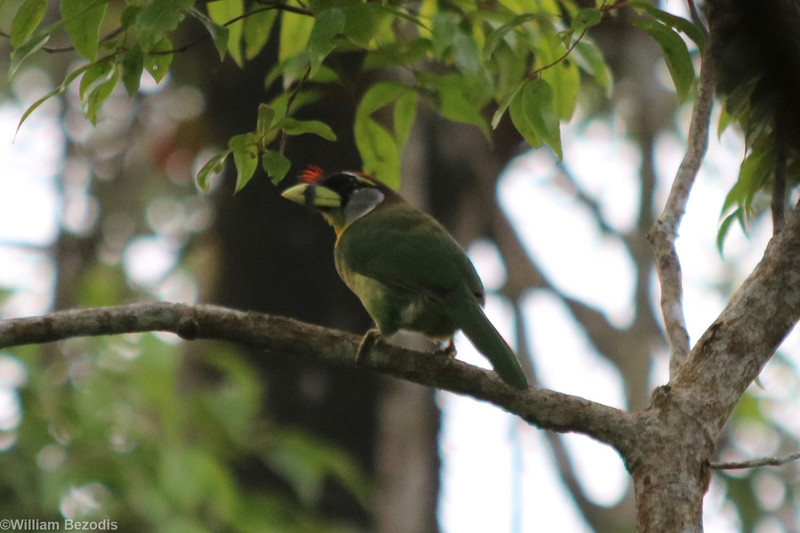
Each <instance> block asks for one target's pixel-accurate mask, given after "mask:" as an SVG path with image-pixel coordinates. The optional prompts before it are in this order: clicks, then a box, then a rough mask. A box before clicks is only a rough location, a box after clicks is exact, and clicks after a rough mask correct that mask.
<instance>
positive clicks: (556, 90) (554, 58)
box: [537, 36, 580, 120]
mask: <svg viewBox="0 0 800 533" xmlns="http://www.w3.org/2000/svg"><path fill="white" fill-rule="evenodd" d="M537 50H538V51H539V58H538V59H537V62H539V61H541V64H542V65H551V66H550V67H549V68H546V69H544V70H543V71H542V72H541V77H542V79H543V80H545V81H546V82H547V83H548V84H549V85H550V88H551V89H552V94H553V107H554V108H555V110H556V113H557V114H558V117H559V118H560V119H562V120H569V119H570V118H572V114H573V113H574V112H575V107H576V106H577V104H578V89H579V88H580V72H579V71H578V65H577V63H575V61H573V60H572V58H570V57H569V56H567V57H563V56H564V54H565V53H566V52H567V49H566V48H565V47H564V44H563V43H562V42H561V41H560V40H556V39H554V38H548V37H546V36H545V37H542V39H540V41H539V46H538V47H537ZM562 57H563V59H561V58H562Z"/></svg>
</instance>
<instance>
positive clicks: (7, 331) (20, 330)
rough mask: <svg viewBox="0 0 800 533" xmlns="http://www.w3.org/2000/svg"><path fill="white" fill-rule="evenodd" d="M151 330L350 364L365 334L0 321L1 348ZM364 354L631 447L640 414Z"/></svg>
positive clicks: (183, 318)
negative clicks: (636, 417)
mask: <svg viewBox="0 0 800 533" xmlns="http://www.w3.org/2000/svg"><path fill="white" fill-rule="evenodd" d="M145 331H170V332H173V333H175V334H177V335H179V336H180V337H182V338H184V339H187V340H194V339H216V340H224V341H229V342H235V343H238V344H242V345H245V346H249V347H252V348H259V349H264V350H268V351H272V352H282V353H289V354H297V355H304V356H309V357H316V358H318V359H321V360H324V361H326V362H329V363H333V364H336V365H345V366H352V365H353V364H354V361H355V353H356V351H357V349H358V345H359V342H360V340H361V338H360V336H358V335H354V334H352V333H347V332H344V331H339V330H333V329H328V328H324V327H321V326H315V325H312V324H307V323H304V322H300V321H297V320H293V319H290V318H284V317H279V316H273V315H267V314H263V313H255V312H245V311H238V310H234V309H229V308H225V307H219V306H214V305H195V306H191V305H184V304H174V303H163V302H158V303H137V304H127V305H120V306H115V307H101V308H93V309H74V310H69V311H58V312H55V313H52V314H49V315H45V316H40V317H30V318H15V319H10V320H4V321H0V348H7V347H10V346H19V345H24V344H38V343H45V342H53V341H58V340H64V339H68V338H70V337H80V336H95V335H115V334H122V333H133V332H145ZM364 359H365V361H364V366H366V367H368V368H371V369H373V370H376V371H378V372H381V373H384V374H389V375H392V376H395V377H397V378H400V379H406V380H408V381H412V382H415V383H419V384H421V385H427V386H431V387H437V388H441V389H445V390H449V391H452V392H456V393H461V394H466V395H468V396H472V397H474V398H476V399H478V400H484V401H487V402H490V403H493V404H495V405H497V406H498V407H500V408H502V409H504V410H506V411H508V412H510V413H513V414H516V415H518V416H520V417H521V418H523V419H524V420H526V421H527V422H529V423H530V424H533V425H535V426H538V427H540V428H542V429H549V430H553V431H575V432H578V433H584V434H586V435H588V436H590V437H593V438H595V439H597V440H599V441H601V442H604V443H607V444H610V445H611V446H613V447H614V448H616V449H617V450H618V451H620V453H622V454H623V455H625V453H626V452H627V451H628V450H629V449H630V448H631V446H633V442H632V441H633V439H634V438H635V435H636V431H634V416H633V415H631V414H629V413H626V412H624V411H621V410H619V409H615V408H612V407H608V406H605V405H602V404H598V403H595V402H591V401H589V400H585V399H583V398H578V397H576V396H570V395H567V394H561V393H558V392H554V391H550V390H545V389H533V388H531V389H528V390H526V391H518V390H516V389H513V388H511V387H509V386H508V385H506V384H505V383H503V382H502V381H501V380H500V379H499V378H498V377H497V376H496V375H495V374H494V373H493V372H491V371H488V370H483V369H481V368H477V367H474V366H471V365H468V364H466V363H463V362H461V361H457V360H454V359H451V358H445V357H435V356H432V355H431V354H430V353H424V352H415V351H411V350H406V349H403V348H399V347H396V346H391V345H389V344H386V343H383V342H379V343H378V344H377V345H376V346H375V348H374V349H373V350H372V351H371V352H370V353H369V354H367V355H366V357H364Z"/></svg>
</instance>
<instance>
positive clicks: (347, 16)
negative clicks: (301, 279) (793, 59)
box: [10, 0, 703, 191]
mask: <svg viewBox="0 0 800 533" xmlns="http://www.w3.org/2000/svg"><path fill="white" fill-rule="evenodd" d="M45 4H46V3H45V2H41V1H39V0H26V1H25V2H23V3H22V4H21V5H20V6H19V7H18V9H17V11H16V14H15V15H14V17H13V22H12V25H11V30H10V40H11V44H12V46H13V47H14V50H13V52H12V65H11V69H10V75H11V76H13V75H14V74H15V73H16V72H17V70H18V69H19V66H20V65H21V64H22V62H23V61H26V60H28V59H29V58H30V57H31V56H32V55H34V53H35V52H37V51H39V50H41V49H42V47H44V46H45V45H46V43H47V42H48V40H49V39H50V37H51V36H53V35H54V34H55V33H57V32H61V31H65V32H66V33H67V35H68V36H69V38H70V39H71V40H72V42H73V44H74V47H75V51H76V52H78V53H79V54H80V55H81V56H82V57H83V58H84V59H85V61H87V63H86V64H84V65H83V66H80V67H77V68H76V69H75V70H73V71H72V72H71V73H69V74H68V75H67V77H66V78H65V80H64V83H63V84H62V85H61V86H59V87H58V88H57V89H56V90H55V91H53V92H52V93H51V94H49V95H47V96H46V97H45V98H43V99H42V100H40V101H39V102H36V103H35V104H34V105H33V106H31V108H30V109H29V110H28V111H27V112H26V113H25V115H24V116H23V117H22V121H24V120H25V118H27V116H28V115H29V114H30V112H31V111H33V110H34V109H35V108H36V107H37V106H38V105H40V104H41V103H42V102H43V101H44V100H46V99H47V98H50V97H52V96H54V95H57V94H59V93H61V92H63V91H64V90H65V89H66V87H67V86H68V85H69V84H70V83H72V82H73V81H76V80H78V79H80V96H81V101H82V102H83V111H84V113H85V115H86V117H87V118H88V119H89V120H90V121H92V122H95V121H96V120H97V112H98V110H99V109H100V107H101V106H102V104H103V102H104V101H105V100H106V99H107V98H108V96H109V95H110V94H111V91H112V90H113V88H114V87H115V86H116V85H117V84H118V83H120V82H122V84H123V86H124V87H125V89H126V90H127V91H128V93H129V94H134V93H135V92H136V91H137V90H138V87H139V83H138V80H139V79H140V77H141V75H142V74H143V73H144V72H145V71H146V72H147V73H148V74H149V75H150V76H152V77H153V79H154V80H156V81H160V80H161V79H163V77H164V75H165V74H166V72H167V71H168V69H169V66H170V64H171V62H172V60H173V58H174V56H175V54H176V53H179V52H181V51H183V50H185V49H186V46H189V45H183V46H181V45H176V44H175V43H173V40H174V34H175V33H176V29H178V27H179V25H181V24H185V23H186V21H187V20H188V19H195V20H197V21H199V22H200V23H201V24H202V26H203V27H204V28H205V30H206V32H207V33H206V34H205V37H206V38H210V39H211V40H212V41H213V43H214V45H215V47H216V49H217V51H218V53H219V55H220V58H222V59H224V58H226V57H230V58H231V59H232V60H233V61H235V62H236V63H237V64H238V65H240V66H242V65H244V63H245V62H246V61H247V60H249V59H252V58H253V57H255V56H256V55H258V54H259V53H260V52H261V51H262V49H263V48H264V47H265V46H266V45H267V43H268V42H270V38H269V36H270V35H271V33H273V32H279V33H280V36H279V39H278V50H277V58H278V65H277V66H276V67H275V69H274V70H273V71H272V72H270V73H269V74H268V75H267V77H266V83H267V84H268V85H271V84H274V83H280V84H281V87H282V92H281V93H280V94H279V95H278V96H277V97H276V98H275V99H274V100H273V101H271V102H266V103H264V104H262V106H261V107H260V108H259V110H258V114H257V121H256V122H257V126H256V129H255V130H254V131H251V132H247V133H242V134H239V135H236V136H234V137H232V138H231V139H230V141H229V143H228V148H227V150H225V151H223V152H221V153H219V154H218V155H216V156H214V157H212V158H211V159H210V160H209V161H208V164H207V165H206V166H205V167H203V168H202V169H201V170H200V172H199V173H198V175H197V185H198V187H199V188H200V189H201V190H203V191H207V190H208V179H209V176H210V175H211V174H213V173H215V172H217V171H219V170H220V169H221V168H222V165H223V163H224V161H225V159H226V158H227V157H228V156H232V157H233V161H234V164H235V167H236V171H237V174H238V177H237V180H236V189H237V190H240V189H241V188H242V187H244V186H245V185H246V184H247V182H248V181H249V180H250V179H251V177H252V176H253V175H254V173H255V171H256V169H257V168H258V167H259V166H260V167H261V168H262V169H263V170H264V171H265V172H266V173H267V174H268V175H269V176H270V177H271V179H272V180H273V181H275V182H278V181H280V180H281V179H283V177H284V176H285V175H286V174H287V172H288V171H289V169H290V168H291V162H290V161H288V160H287V159H286V157H285V156H284V155H283V146H284V144H285V142H286V136H288V135H302V134H314V135H319V136H321V137H323V138H324V139H327V140H330V141H334V140H335V139H336V135H335V134H334V132H333V131H332V130H331V129H330V127H328V126H327V125H325V124H323V123H321V122H318V121H314V120H310V121H300V120H297V119H295V118H293V117H292V115H293V113H295V112H296V111H297V109H299V108H300V107H302V105H303V104H304V103H308V102H310V101H313V99H314V90H315V89H314V85H318V84H326V83H339V82H341V81H342V80H341V75H340V73H339V72H337V71H336V70H335V69H334V68H333V67H332V66H331V65H329V64H327V61H326V60H327V59H328V58H329V57H330V56H332V55H334V54H337V53H342V52H354V51H357V52H359V53H361V54H363V67H362V68H363V69H364V71H374V72H375V75H376V77H378V78H381V77H384V78H385V77H387V76H388V77H389V78H390V81H378V82H376V83H375V84H374V85H373V86H371V87H369V88H368V89H367V90H366V91H365V92H364V94H363V95H362V97H361V100H360V105H359V109H358V113H357V116H356V123H355V131H354V133H355V139H356V144H357V147H358V150H359V152H360V154H361V157H362V160H363V169H364V171H365V172H368V173H374V174H376V175H377V176H379V177H380V178H381V179H382V180H383V181H384V182H386V183H387V184H389V185H390V186H393V187H397V186H398V184H399V179H400V164H399V162H400V154H401V152H402V150H403V146H404V145H405V142H406V140H407V138H408V134H409V131H410V127H411V124H412V123H413V122H414V118H415V116H416V112H417V107H418V105H419V103H420V101H424V102H425V103H426V104H427V105H429V106H431V107H432V108H434V109H435V110H436V111H437V112H438V113H440V114H441V115H442V116H444V117H445V118H447V119H449V120H453V121H456V122H462V123H465V124H470V125H472V126H475V127H477V128H479V129H480V130H481V131H482V132H483V134H484V135H485V136H486V137H487V139H489V138H490V137H491V129H492V128H496V127H497V126H498V124H499V123H500V121H501V120H502V118H503V117H504V116H505V115H506V114H508V115H509V116H510V118H511V120H512V122H513V124H514V126H515V127H516V128H517V130H518V131H519V133H520V134H521V135H522V136H523V137H524V138H525V140H526V141H528V143H530V144H531V146H534V147H539V146H542V145H543V144H546V145H547V146H549V147H550V149H552V150H553V152H554V153H555V154H556V155H557V156H558V157H559V158H561V157H562V152H561V133H560V123H561V122H562V121H568V120H570V119H571V118H572V116H573V114H574V112H575V109H576V105H577V102H578V98H579V95H580V90H579V89H580V84H581V83H585V82H588V80H593V82H594V83H596V84H597V85H599V86H600V87H602V88H603V89H604V90H605V91H607V92H608V91H610V90H611V76H610V75H609V68H608V65H607V64H606V63H605V62H604V61H603V60H602V54H601V53H600V52H599V50H598V49H597V48H596V47H595V45H594V44H593V43H592V42H591V40H589V39H588V38H586V32H587V30H588V29H589V28H591V27H593V26H596V25H597V24H599V23H600V22H601V21H602V20H603V18H604V17H613V16H616V14H617V12H618V11H620V10H621V9H622V8H624V7H626V6H629V5H630V6H633V7H635V8H636V10H637V11H638V12H639V13H640V16H637V18H636V20H635V21H634V24H636V25H637V26H638V27H640V28H642V29H643V30H645V31H646V32H648V33H649V34H650V35H651V36H652V37H653V38H654V39H655V40H656V41H657V42H658V43H659V45H660V46H661V47H662V49H663V51H664V57H665V59H666V62H667V66H668V67H669V71H670V74H671V75H672V78H673V80H674V82H675V86H676V88H677V93H678V97H679V99H680V100H681V101H683V100H685V99H686V98H687V97H688V95H689V91H690V88H691V87H692V84H693V82H694V79H695V75H694V70H693V68H692V62H691V58H690V55H689V52H688V51H687V46H686V44H685V42H684V40H683V38H682V37H681V35H680V33H679V32H681V33H683V34H685V35H687V36H688V37H689V38H691V39H693V40H694V41H695V42H696V43H697V44H698V45H700V46H702V44H703V35H702V33H701V32H700V30H698V29H697V27H696V26H694V25H693V24H692V23H691V22H689V21H687V20H684V19H681V18H679V17H675V16H674V15H670V14H668V13H665V12H663V11H661V10H658V9H656V8H654V7H652V6H651V5H650V4H649V3H648V2H644V1H638V0H637V1H634V2H628V3H626V2H617V3H613V4H607V3H603V4H601V5H600V6H599V7H579V6H578V5H577V4H576V3H572V2H552V1H549V0H503V1H501V2H498V3H497V4H494V5H492V6H489V5H485V4H482V3H474V4H473V3H469V2H453V3H444V4H439V3H438V2H436V0H423V1H422V2H421V3H419V4H417V5H415V6H413V7H409V6H406V5H404V4H400V3H396V2H387V3H362V2H358V1H356V0H313V1H312V2H310V3H309V4H308V6H306V5H305V4H303V3H300V2H298V3H297V4H293V3H291V2H289V3H279V2H265V1H257V2H245V1H244V0H216V1H214V2H207V3H199V4H197V5H195V2H193V1H192V0H154V1H152V2H138V1H133V2H128V3H127V5H126V6H125V7H124V9H122V10H119V9H117V8H116V7H114V6H111V5H108V3H107V2H106V1H103V0H98V1H95V2H76V1H70V0H63V1H62V2H61V18H60V19H59V20H57V21H55V22H52V23H49V24H44V25H42V21H43V20H44V19H43V17H44V6H45ZM203 5H205V6H206V8H205V9H206V10H205V11H203ZM111 28H113V30H110V29H111ZM101 30H105V31H108V32H109V33H108V34H107V35H106V36H105V37H102V38H101V36H100V35H101ZM388 109H391V113H390V114H389V115H388V116H387V115H386V113H384V110H388ZM487 116H491V118H490V119H488V120H487ZM22 121H21V122H22ZM276 145H277V146H276Z"/></svg>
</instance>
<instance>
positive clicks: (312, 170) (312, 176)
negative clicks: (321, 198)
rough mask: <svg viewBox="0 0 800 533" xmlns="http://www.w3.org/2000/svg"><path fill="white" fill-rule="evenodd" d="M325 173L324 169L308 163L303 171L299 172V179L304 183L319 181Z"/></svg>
mask: <svg viewBox="0 0 800 533" xmlns="http://www.w3.org/2000/svg"><path fill="white" fill-rule="evenodd" d="M324 175H325V171H324V170H322V169H321V168H320V167H318V166H317V165H309V166H308V167H307V168H306V169H305V170H304V171H303V172H301V173H300V181H304V182H306V183H319V180H321V179H322V177H323V176H324Z"/></svg>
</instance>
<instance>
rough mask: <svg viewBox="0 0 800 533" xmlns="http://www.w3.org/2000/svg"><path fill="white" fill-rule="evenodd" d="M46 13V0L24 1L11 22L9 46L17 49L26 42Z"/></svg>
mask: <svg viewBox="0 0 800 533" xmlns="http://www.w3.org/2000/svg"><path fill="white" fill-rule="evenodd" d="M46 11H47V0H25V1H24V2H23V3H22V5H20V6H19V9H17V12H16V14H15V15H14V18H13V19H12V21H11V37H10V40H11V46H12V47H13V48H15V49H16V48H19V47H20V46H22V44H23V43H24V42H25V41H27V40H28V37H30V36H31V35H32V34H33V32H34V31H35V30H36V27H37V26H39V23H40V22H42V19H43V18H44V14H45V12H46Z"/></svg>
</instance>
